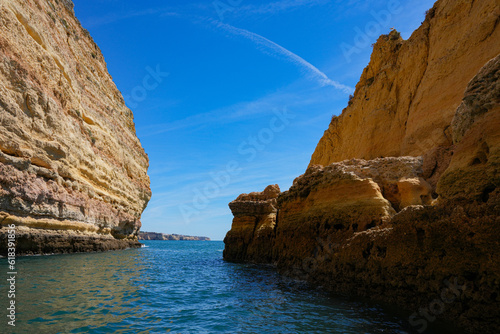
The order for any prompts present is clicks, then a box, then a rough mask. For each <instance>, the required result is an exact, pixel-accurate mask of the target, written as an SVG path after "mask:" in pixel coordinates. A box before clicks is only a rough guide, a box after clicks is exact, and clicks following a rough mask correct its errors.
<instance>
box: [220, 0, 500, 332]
mask: <svg viewBox="0 0 500 334" xmlns="http://www.w3.org/2000/svg"><path fill="white" fill-rule="evenodd" d="M499 22H500V9H499V7H498V4H497V3H495V1H493V0H485V1H481V2H478V1H447V0H440V1H437V2H436V4H435V5H434V7H433V8H432V9H431V10H430V11H429V12H428V14H427V17H426V20H425V22H424V23H423V24H422V27H420V28H419V29H418V30H417V31H415V33H414V34H413V35H412V37H411V38H410V39H409V40H408V41H403V40H401V39H400V38H399V36H398V34H397V33H396V32H391V34H389V35H386V36H382V37H381V38H380V39H379V41H378V42H377V44H376V45H375V46H374V53H373V55H372V58H371V61H370V64H369V66H368V67H367V68H366V69H365V71H364V72H363V74H362V77H361V80H360V83H359V84H358V85H357V87H356V92H355V94H354V99H353V101H352V102H351V103H350V105H349V106H348V107H347V108H346V109H345V110H344V111H343V113H342V115H340V116H339V117H337V118H334V119H333V120H332V123H331V124H330V127H329V129H328V130H327V131H326V132H325V135H324V136H323V138H322V139H321V141H320V143H319V144H318V147H317V148H316V151H315V153H314V154H313V156H312V159H311V163H310V165H309V167H308V168H307V170H306V172H305V174H304V175H301V176H299V177H298V178H297V179H295V181H294V183H293V185H292V187H291V188H290V189H289V190H288V191H285V192H283V193H281V194H279V196H278V198H277V201H276V203H277V205H276V206H275V209H276V210H275V211H276V223H275V224H274V228H270V229H269V230H268V232H267V233H266V235H268V236H269V237H268V238H267V239H262V238H261V239H260V240H259V249H261V251H260V253H261V254H265V255H264V256H258V255H256V254H255V252H251V253H250V252H249V251H248V249H250V246H251V245H252V244H253V243H254V242H255V241H254V238H255V237H254V234H252V233H251V228H247V229H246V230H241V229H240V230H238V235H239V238H233V229H235V227H238V226H235V223H234V221H233V228H232V230H231V231H230V232H228V236H227V237H226V239H225V242H226V249H225V252H224V256H225V259H227V260H230V261H251V262H257V263H270V264H274V265H276V266H277V267H278V269H279V270H280V271H281V272H283V273H285V274H287V275H291V276H294V277H301V278H304V279H307V280H309V281H311V282H313V283H315V284H318V285H321V286H323V287H324V288H326V289H328V290H331V291H334V292H336V293H347V294H350V295H360V296H365V297H370V298H373V299H376V300H380V301H386V302H390V303H392V304H396V305H400V306H402V307H403V308H405V309H407V310H408V311H409V312H408V316H409V318H408V321H409V325H410V326H411V327H412V328H413V330H415V331H418V332H423V331H425V328H426V326H427V324H428V323H429V321H430V320H429V319H435V317H437V318H441V319H447V320H449V321H450V322H451V321H453V323H455V324H458V325H459V326H460V327H462V328H464V329H466V330H468V331H470V332H472V333H498V332H500V321H499V319H500V308H499V307H498V305H499V303H500V255H499V254H500V242H499V240H500V239H499V236H500V187H499V186H500V160H499V159H500V80H499V79H500V78H499V76H500V55H499V53H500V33H499V30H500V28H498V23H499ZM352 138H356V140H353V139H352ZM381 156H382V157H383V158H379V157H381ZM346 159H349V160H346ZM365 159H366V160H365ZM232 203H234V202H232ZM233 213H235V212H234V210H233ZM249 217H251V219H253V215H247V214H246V213H245V211H244V210H241V211H238V212H236V213H235V221H236V219H237V218H238V220H237V221H246V220H247V219H249ZM252 221H253V220H252ZM249 226H254V225H252V224H250V225H249ZM241 231H246V232H245V233H242V232H241Z"/></svg>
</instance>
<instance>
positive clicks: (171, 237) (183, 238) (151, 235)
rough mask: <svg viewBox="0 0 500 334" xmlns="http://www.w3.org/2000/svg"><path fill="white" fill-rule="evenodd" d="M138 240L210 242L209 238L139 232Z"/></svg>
mask: <svg viewBox="0 0 500 334" xmlns="http://www.w3.org/2000/svg"><path fill="white" fill-rule="evenodd" d="M139 240H176V241H210V238H208V237H196V236H191V235H182V234H165V233H158V232H142V231H141V232H139Z"/></svg>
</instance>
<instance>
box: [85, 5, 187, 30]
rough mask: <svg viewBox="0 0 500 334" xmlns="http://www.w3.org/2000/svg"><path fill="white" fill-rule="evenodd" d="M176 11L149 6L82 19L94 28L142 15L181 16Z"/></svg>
mask: <svg viewBox="0 0 500 334" xmlns="http://www.w3.org/2000/svg"><path fill="white" fill-rule="evenodd" d="M180 15H181V14H179V13H178V12H176V11H173V10H172V9H171V8H148V9H144V10H131V11H128V12H121V13H110V14H107V15H104V16H96V17H89V18H85V19H83V20H82V24H83V26H84V27H86V28H94V27H98V26H102V25H106V24H110V23H114V22H117V21H121V20H126V19H130V18H135V17H141V16H160V17H166V16H180Z"/></svg>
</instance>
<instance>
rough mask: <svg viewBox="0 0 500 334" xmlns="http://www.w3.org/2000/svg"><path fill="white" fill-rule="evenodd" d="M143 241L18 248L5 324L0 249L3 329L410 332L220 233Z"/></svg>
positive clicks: (384, 313) (2, 267)
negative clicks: (12, 308) (230, 250)
mask: <svg viewBox="0 0 500 334" xmlns="http://www.w3.org/2000/svg"><path fill="white" fill-rule="evenodd" d="M144 243H145V244H146V245H147V247H145V248H142V249H128V250H124V251H114V252H107V253H89V254H71V255H52V256H32V257H19V258H17V271H18V276H17V282H16V290H17V291H16V305H17V318H16V327H15V328H13V327H10V326H7V325H6V314H7V313H6V307H7V303H8V298H7V287H6V278H7V271H8V268H7V260H6V259H5V258H2V259H0V275H2V276H4V278H2V280H1V285H0V293H1V298H0V301H1V310H4V311H2V312H1V313H2V314H1V316H2V321H1V322H0V326H1V329H0V333H51V334H52V333H167V332H171V333H367V334H372V333H413V331H412V329H411V327H410V326H409V325H408V319H407V318H406V316H403V315H404V314H403V315H401V314H400V315H399V316H398V315H396V314H395V313H393V312H389V311H388V310H387V309H385V308H381V307H380V306H376V305H373V304H367V303H366V302H360V301H352V300H346V299H342V298H334V297H329V296H328V295H327V294H325V293H323V292H320V291H318V290H315V289H312V288H309V287H307V286H306V285H305V284H303V283H300V282H294V281H291V280H289V279H286V278H283V277H281V276H279V275H278V274H276V273H275V272H274V271H273V270H272V269H271V268H266V267H261V266H256V265H245V264H232V263H226V262H224V261H223V260H222V250H223V248H224V244H223V243H222V242H219V241H211V242H203V241H145V242H144ZM434 325H435V324H434ZM426 333H440V334H441V333H451V332H447V331H445V330H444V329H443V328H438V329H434V330H433V331H426Z"/></svg>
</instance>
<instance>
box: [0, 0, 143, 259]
mask: <svg viewBox="0 0 500 334" xmlns="http://www.w3.org/2000/svg"><path fill="white" fill-rule="evenodd" d="M0 29H1V31H2V34H0V129H1V130H0V186H1V187H0V222H1V225H2V227H3V228H2V229H0V239H1V240H2V242H1V247H0V248H1V249H2V252H5V226H6V225H9V224H15V225H16V226H17V252H18V253H20V254H23V253H45V252H71V251H86V250H99V249H110V248H123V247H126V246H130V245H137V244H138V243H137V233H138V230H139V228H140V226H141V223H140V216H141V213H142V211H143V210H144V208H145V207H146V205H147V203H148V201H149V198H150V196H151V192H150V189H149V178H148V176H147V174H146V173H147V168H148V157H147V155H146V154H145V152H144V150H143V148H142V147H141V144H140V142H139V140H138V138H137V137H136V134H135V129H134V122H133V116H132V112H131V111H130V110H129V109H128V108H127V107H126V106H125V103H124V100H123V97H122V95H121V93H120V92H119V91H118V89H117V88H116V86H115V84H114V83H113V81H112V78H111V76H110V75H109V73H108V71H107V69H106V63H105V61H104V58H103V56H102V54H101V52H100V50H99V48H98V47H97V45H96V44H95V43H94V41H93V40H92V38H91V37H90V35H89V33H88V32H87V31H86V30H85V29H83V28H82V26H81V25H80V23H79V22H78V20H77V19H76V18H75V14H74V12H73V4H72V2H71V1H70V0H59V1H58V0H56V1H38V0H27V1H16V0H5V1H2V2H1V3H0ZM2 230H3V231H2Z"/></svg>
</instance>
